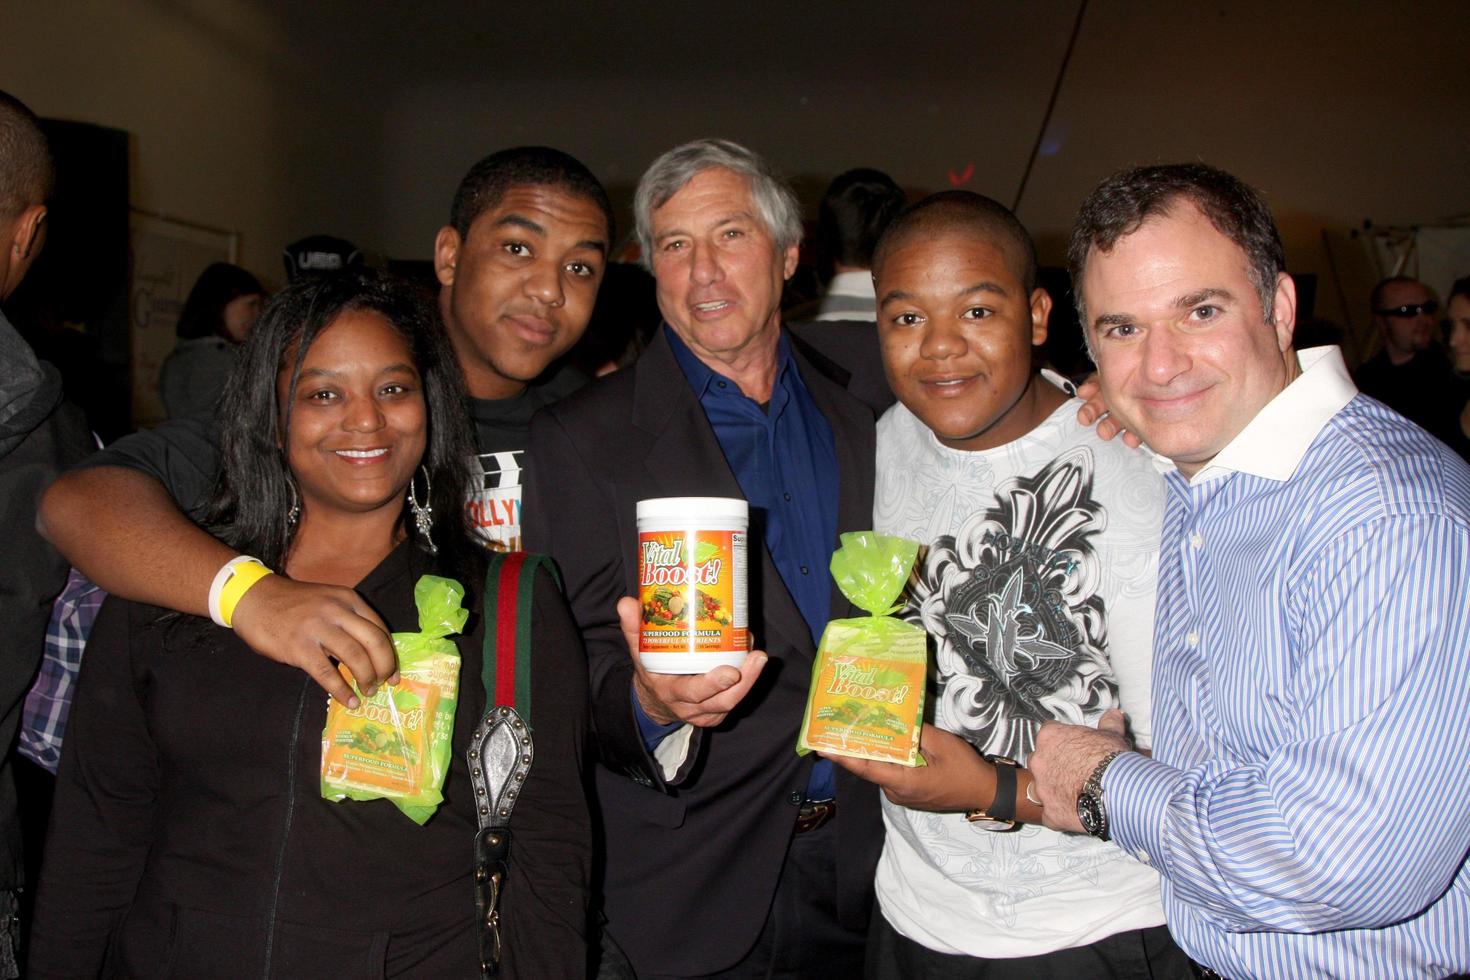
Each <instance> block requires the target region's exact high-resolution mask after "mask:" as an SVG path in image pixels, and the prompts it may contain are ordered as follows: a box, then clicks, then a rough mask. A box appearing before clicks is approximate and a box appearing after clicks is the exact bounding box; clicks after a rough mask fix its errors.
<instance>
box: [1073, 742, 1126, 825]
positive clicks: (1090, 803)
mask: <svg viewBox="0 0 1470 980" xmlns="http://www.w3.org/2000/svg"><path fill="white" fill-rule="evenodd" d="M1122 754H1123V753H1122V752H1109V753H1108V754H1107V755H1105V756H1103V757H1102V761H1101V762H1099V763H1098V764H1097V768H1095V769H1093V770H1092V775H1091V776H1088V777H1087V782H1086V783H1084V784H1083V785H1082V792H1081V793H1080V794H1078V796H1077V819H1078V820H1080V821H1082V829H1083V830H1085V831H1087V832H1088V833H1089V834H1091V835H1092V836H1093V837H1096V838H1097V839H1098V840H1112V838H1111V837H1109V836H1108V808H1107V807H1106V806H1104V805H1103V795H1102V781H1103V773H1104V772H1106V771H1107V768H1108V766H1109V765H1111V764H1112V762H1113V760H1114V759H1116V758H1117V757H1118V756H1120V755H1122Z"/></svg>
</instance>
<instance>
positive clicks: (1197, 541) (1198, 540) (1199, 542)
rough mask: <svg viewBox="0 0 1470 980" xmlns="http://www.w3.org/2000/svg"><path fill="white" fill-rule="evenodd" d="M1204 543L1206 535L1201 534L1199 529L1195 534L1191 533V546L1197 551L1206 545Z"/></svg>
mask: <svg viewBox="0 0 1470 980" xmlns="http://www.w3.org/2000/svg"><path fill="white" fill-rule="evenodd" d="M1204 544H1205V539H1204V536H1203V535H1201V534H1200V533H1199V532H1198V531H1195V532H1194V533H1193V534H1191V535H1190V536H1189V546H1190V547H1191V548H1193V549H1194V550H1195V551H1198V550H1200V548H1203V547H1204Z"/></svg>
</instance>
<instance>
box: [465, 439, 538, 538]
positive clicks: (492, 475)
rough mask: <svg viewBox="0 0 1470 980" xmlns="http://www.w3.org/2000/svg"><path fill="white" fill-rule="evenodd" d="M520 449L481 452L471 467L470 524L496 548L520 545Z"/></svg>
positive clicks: (468, 502)
mask: <svg viewBox="0 0 1470 980" xmlns="http://www.w3.org/2000/svg"><path fill="white" fill-rule="evenodd" d="M525 454H526V451H525V450H524V449H503V450H500V451H499V452H493V453H481V454H480V455H479V456H476V457H475V461H474V464H473V465H472V466H471V471H472V472H471V476H472V477H473V483H472V485H471V490H470V499H469V500H468V501H467V503H466V506H467V507H468V508H469V520H470V527H472V528H474V530H475V532H476V533H477V534H479V535H480V538H481V539H482V540H483V541H484V542H485V544H486V545H488V546H489V547H490V548H492V549H494V550H496V551H519V550H520V547H521V458H522V457H523V456H525Z"/></svg>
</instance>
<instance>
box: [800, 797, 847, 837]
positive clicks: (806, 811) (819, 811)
mask: <svg viewBox="0 0 1470 980" xmlns="http://www.w3.org/2000/svg"><path fill="white" fill-rule="evenodd" d="M835 816H837V801H836V800H807V801H806V802H805V803H803V804H802V805H801V810H800V812H798V813H797V815H796V832H797V833H798V834H804V833H806V832H808V831H811V830H816V829H817V828H818V827H820V826H822V825H823V824H824V823H826V822H827V821H828V820H831V819H832V818H833V817H835Z"/></svg>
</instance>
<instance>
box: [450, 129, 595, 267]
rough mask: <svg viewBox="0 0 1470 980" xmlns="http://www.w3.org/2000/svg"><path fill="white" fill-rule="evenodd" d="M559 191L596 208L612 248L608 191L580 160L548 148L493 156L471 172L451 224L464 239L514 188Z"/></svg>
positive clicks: (528, 148)
mask: <svg viewBox="0 0 1470 980" xmlns="http://www.w3.org/2000/svg"><path fill="white" fill-rule="evenodd" d="M526 185H532V186H542V187H557V188H561V189H562V190H565V191H567V192H568V193H570V194H572V195H574V196H576V197H584V198H586V199H587V200H589V201H591V202H592V203H593V204H596V205H597V206H598V208H599V209H601V211H602V216H603V217H604V218H606V219H607V247H608V249H609V251H611V249H612V247H613V234H614V227H615V225H616V222H615V221H614V219H613V209H612V202H611V201H609V200H608V198H607V191H606V190H604V189H603V187H602V184H601V183H600V182H599V181H598V179H597V178H596V177H594V176H593V175H592V171H590V170H588V169H587V167H586V166H585V165H583V164H582V162H581V161H580V160H578V159H577V158H576V157H573V156H571V155H570V154H567V153H563V152H562V151H561V150H554V149H552V148H551V147H549V146H517V147H512V148H511V149H508V150H501V151H500V152H499V153H492V154H490V155H489V156H488V157H486V158H485V159H483V160H481V161H480V162H479V163H477V164H475V165H474V166H473V167H471V168H470V172H469V173H467V174H465V175H464V180H462V181H460V182H459V190H457V191H455V192H454V204H453V206H452V207H451V208H450V210H449V223H450V224H451V225H453V226H454V230H455V231H457V232H459V237H460V238H461V239H463V238H466V237H468V236H469V233H470V225H472V224H474V223H475V219H476V218H478V217H479V216H480V215H482V214H484V213H485V212H486V211H488V210H490V209H491V208H493V207H495V206H496V205H497V204H499V203H500V199H501V198H502V197H504V196H505V192H506V191H507V190H509V189H510V188H512V187H523V186H526Z"/></svg>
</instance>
